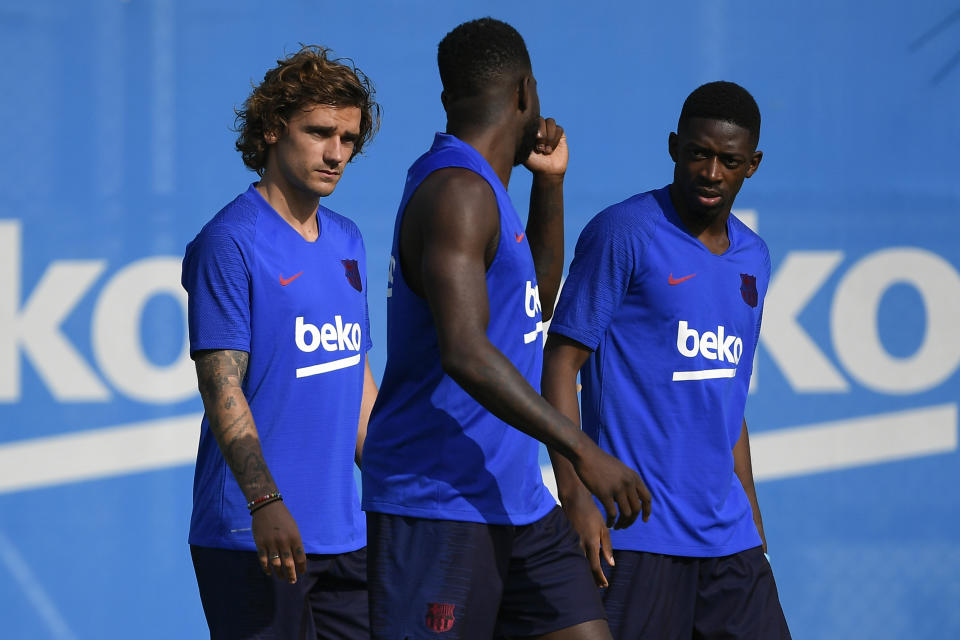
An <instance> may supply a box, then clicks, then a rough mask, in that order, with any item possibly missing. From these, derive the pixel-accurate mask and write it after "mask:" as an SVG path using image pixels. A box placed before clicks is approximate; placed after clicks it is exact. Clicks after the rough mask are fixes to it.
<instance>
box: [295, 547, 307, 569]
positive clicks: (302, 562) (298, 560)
mask: <svg viewBox="0 0 960 640" xmlns="http://www.w3.org/2000/svg"><path fill="white" fill-rule="evenodd" d="M293 562H294V564H296V565H297V573H300V574H303V573H306V572H307V554H305V553H304V552H303V546H302V545H299V544H298V545H297V548H296V549H294V550H293Z"/></svg>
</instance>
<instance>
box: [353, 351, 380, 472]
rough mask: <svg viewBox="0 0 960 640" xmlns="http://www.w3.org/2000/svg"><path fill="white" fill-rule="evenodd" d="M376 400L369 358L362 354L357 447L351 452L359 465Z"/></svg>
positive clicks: (374, 383)
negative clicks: (361, 387)
mask: <svg viewBox="0 0 960 640" xmlns="http://www.w3.org/2000/svg"><path fill="white" fill-rule="evenodd" d="M376 401H377V383H376V382H374V380H373V373H372V372H371V371H370V359H369V358H367V357H366V356H364V366H363V396H362V397H361V398H360V421H359V424H357V449H356V451H355V452H354V454H353V461H354V462H356V463H357V466H358V467H359V466H360V461H361V458H362V457H363V442H364V440H366V439H367V423H369V422H370V412H371V411H373V403H374V402H376Z"/></svg>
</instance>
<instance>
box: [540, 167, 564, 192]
mask: <svg viewBox="0 0 960 640" xmlns="http://www.w3.org/2000/svg"><path fill="white" fill-rule="evenodd" d="M532 173H533V186H534V188H540V189H543V188H547V189H549V188H556V187H562V186H563V179H564V177H565V176H566V175H567V172H566V171H564V172H563V173H544V172H540V171H534V172H532Z"/></svg>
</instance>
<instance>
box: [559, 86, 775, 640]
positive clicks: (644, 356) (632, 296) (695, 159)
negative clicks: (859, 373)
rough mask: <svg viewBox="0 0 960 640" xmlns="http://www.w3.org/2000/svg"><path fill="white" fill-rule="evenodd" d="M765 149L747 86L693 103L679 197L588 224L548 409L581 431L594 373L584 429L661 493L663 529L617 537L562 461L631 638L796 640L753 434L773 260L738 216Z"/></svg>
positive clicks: (566, 489) (646, 202) (608, 603)
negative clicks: (783, 602) (734, 210)
mask: <svg viewBox="0 0 960 640" xmlns="http://www.w3.org/2000/svg"><path fill="white" fill-rule="evenodd" d="M759 137H760V111H759V109H758V108H757V104H756V102H755V101H754V99H753V97H752V96H751V95H750V94H749V93H748V92H747V91H746V90H744V89H743V88H742V87H740V86H738V85H736V84H733V83H729V82H712V83H709V84H706V85H703V86H702V87H700V88H698V89H697V90H695V91H694V92H693V93H691V94H690V96H689V97H688V98H687V100H686V102H684V105H683V108H682V110H681V112H680V119H679V122H678V124H677V131H676V133H671V134H670V137H669V151H670V157H671V158H672V159H673V161H674V163H675V167H674V175H673V183H672V184H670V185H669V186H667V187H664V188H662V189H657V190H655V191H649V192H646V193H641V194H639V195H636V196H633V197H632V198H629V199H627V200H625V201H623V202H621V203H619V204H615V205H613V206H611V207H609V208H607V209H605V210H604V211H602V212H601V213H600V214H598V215H597V216H596V217H595V218H594V219H593V220H591V221H590V223H588V224H587V226H586V228H585V229H584V230H583V233H582V234H581V235H580V239H579V241H578V243H577V249H576V253H575V256H574V259H573V262H572V264H571V265H570V273H569V275H568V277H567V280H566V283H565V284H564V287H563V292H562V294H561V296H560V301H559V302H558V303H557V311H556V314H555V315H554V318H553V323H552V324H551V325H550V336H549V338H548V340H547V346H546V351H545V354H544V374H543V394H544V396H545V397H546V398H547V399H548V400H549V401H550V402H551V403H552V404H553V405H554V406H555V407H557V408H558V409H559V410H560V411H562V412H563V413H564V414H565V415H566V416H567V417H568V418H570V419H571V420H574V421H576V420H577V419H578V418H579V417H580V414H581V409H580V406H579V405H578V400H577V388H576V384H577V372H578V371H579V372H580V379H581V383H582V385H583V391H582V400H583V403H582V405H583V406H582V417H583V428H584V430H585V431H586V432H587V433H589V434H590V435H591V437H592V438H594V439H595V440H597V442H599V444H600V446H601V448H603V449H604V450H605V451H607V452H609V453H611V454H612V455H614V456H616V457H617V458H619V459H621V460H623V461H625V462H627V463H628V464H629V465H631V466H632V467H633V468H635V469H637V470H639V472H640V475H641V476H642V477H643V479H644V481H645V482H646V484H647V486H648V487H649V488H650V493H651V494H653V500H654V505H655V509H654V512H653V514H652V515H651V517H650V520H649V522H647V523H646V524H645V525H644V526H642V527H633V528H631V529H629V530H627V531H614V532H612V533H611V532H610V531H609V530H608V528H607V527H606V526H605V523H604V520H603V517H602V516H601V515H600V513H599V512H598V510H597V507H596V506H595V505H594V502H593V500H592V498H591V496H590V494H589V492H588V491H587V490H586V489H585V488H584V486H583V484H582V483H581V482H580V480H579V479H578V478H577V474H576V473H574V469H573V468H572V467H571V466H570V464H569V462H567V461H566V460H565V459H564V458H563V457H562V456H559V455H555V454H553V453H551V457H552V459H553V463H554V469H555V471H556V475H557V487H558V491H559V494H560V499H561V502H562V504H563V507H564V510H565V511H566V513H567V515H568V516H569V518H570V520H571V521H572V522H573V524H574V527H575V528H576V530H577V531H578V532H579V534H580V536H581V540H582V541H583V546H584V551H585V553H586V555H587V557H588V559H589V562H590V564H591V567H592V569H593V573H594V576H595V579H596V581H597V583H598V584H599V585H601V586H604V587H607V588H606V591H605V593H604V605H605V607H606V610H607V614H608V616H609V621H610V628H611V631H613V634H614V636H615V637H618V638H625V639H626V638H630V639H635V638H658V639H659V638H763V639H765V640H766V639H770V638H788V637H789V632H788V630H787V626H786V622H785V620H784V617H783V612H782V611H781V608H780V602H779V598H778V596H777V590H776V585H775V584H774V580H773V574H772V572H771V570H770V565H769V563H768V562H767V559H766V558H765V557H764V551H765V546H766V542H765V539H764V536H763V521H762V520H761V517H760V508H759V506H758V505H757V496H756V492H755V491H754V484H753V473H752V471H751V467H750V444H749V438H748V436H747V424H746V421H745V420H744V405H745V403H746V399H747V389H748V387H749V384H750V373H751V367H752V365H753V356H754V351H755V349H756V345H757V338H758V336H759V333H760V317H761V315H762V313H763V298H764V294H765V293H766V291H767V284H768V283H769V280H770V254H769V252H768V251H767V247H766V245H765V244H764V242H763V240H761V239H760V237H759V236H757V235H756V234H755V233H753V232H752V231H751V230H750V229H748V228H747V227H746V225H744V224H743V223H742V222H741V221H740V220H738V219H737V218H736V217H735V216H733V215H731V214H730V208H731V207H732V206H733V202H734V198H736V196H737V193H738V192H739V191H740V187H741V186H742V185H743V181H744V180H745V179H746V178H749V177H751V176H752V175H753V174H754V172H756V170H757V167H758V166H759V165H760V160H761V158H762V157H763V154H762V152H760V151H758V150H757V143H758V141H759ZM601 554H602V555H603V558H604V559H605V560H606V563H607V565H608V566H607V567H604V566H602V564H601ZM614 558H616V564H615V565H614Z"/></svg>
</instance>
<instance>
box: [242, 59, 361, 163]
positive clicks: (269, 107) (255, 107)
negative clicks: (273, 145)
mask: <svg viewBox="0 0 960 640" xmlns="http://www.w3.org/2000/svg"><path fill="white" fill-rule="evenodd" d="M329 53H330V50H329V49H326V48H324V47H318V46H312V45H311V46H302V47H301V48H300V50H299V51H298V52H296V53H295V54H293V55H291V56H287V57H286V58H283V59H281V60H277V66H275V67H273V68H272V69H270V70H269V71H267V73H266V75H265V76H263V82H261V83H260V84H258V85H255V86H254V87H253V91H252V92H251V93H250V97H248V98H247V100H246V102H244V103H243V108H242V109H238V110H237V112H236V114H237V119H236V127H235V130H236V131H237V132H238V133H239V134H240V135H239V136H237V145H236V146H237V151H239V152H240V154H241V155H242V156H243V163H244V164H245V165H247V167H248V168H250V169H251V170H253V171H256V172H257V173H258V174H259V175H261V176H262V175H263V170H264V169H265V168H266V166H267V151H268V149H269V145H268V144H267V142H266V140H264V137H263V136H264V134H266V133H268V132H270V131H275V132H278V133H279V132H280V131H282V130H283V128H284V127H285V126H286V125H287V121H288V120H289V119H290V117H291V116H292V115H293V114H294V113H296V112H297V111H298V110H299V109H302V108H304V107H307V106H310V105H328V106H331V107H357V108H358V109H360V138H359V139H358V140H357V141H356V143H355V144H354V146H353V155H352V156H351V160H352V159H353V158H354V157H356V156H357V155H358V154H359V153H360V152H361V151H362V150H363V145H364V144H366V143H367V142H369V141H370V139H371V138H372V137H373V134H374V133H375V132H376V131H377V129H378V128H379V126H380V105H379V104H377V103H376V101H374V99H373V97H374V90H373V84H372V83H371V82H370V79H369V78H367V76H365V75H364V74H363V72H362V71H360V70H359V69H357V67H356V66H354V64H353V61H352V60H349V59H347V58H336V59H331V58H329V57H328V54H329Z"/></svg>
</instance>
